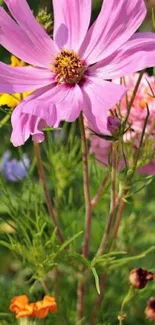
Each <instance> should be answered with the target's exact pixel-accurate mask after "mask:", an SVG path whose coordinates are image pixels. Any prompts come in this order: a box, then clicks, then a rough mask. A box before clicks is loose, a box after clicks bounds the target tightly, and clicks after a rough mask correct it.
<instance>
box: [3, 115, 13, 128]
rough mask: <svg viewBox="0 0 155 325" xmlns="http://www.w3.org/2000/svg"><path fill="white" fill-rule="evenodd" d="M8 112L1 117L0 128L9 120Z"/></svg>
mask: <svg viewBox="0 0 155 325" xmlns="http://www.w3.org/2000/svg"><path fill="white" fill-rule="evenodd" d="M10 116H11V114H10V112H9V113H8V114H7V115H6V116H5V117H3V119H2V120H1V121H0V128H2V126H4V125H5V124H6V123H7V122H8V121H9V120H10Z"/></svg>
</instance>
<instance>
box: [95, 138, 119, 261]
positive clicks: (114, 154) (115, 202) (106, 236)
mask: <svg viewBox="0 0 155 325" xmlns="http://www.w3.org/2000/svg"><path fill="white" fill-rule="evenodd" d="M111 160H112V169H111V202H110V212H109V217H108V222H107V226H106V230H105V233H104V235H103V238H102V240H101V244H100V246H99V249H98V251H97V254H96V256H98V255H101V254H102V253H103V251H104V249H105V247H106V244H107V241H108V239H109V235H110V230H111V227H112V222H113V217H114V213H115V209H116V207H117V205H118V204H119V201H120V198H121V195H122V191H121V193H119V195H118V196H117V198H116V169H117V145H116V143H115V142H113V144H112V157H111Z"/></svg>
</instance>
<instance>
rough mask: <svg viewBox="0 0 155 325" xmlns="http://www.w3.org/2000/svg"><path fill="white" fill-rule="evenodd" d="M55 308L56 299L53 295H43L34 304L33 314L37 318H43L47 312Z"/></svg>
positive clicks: (53, 310)
mask: <svg viewBox="0 0 155 325" xmlns="http://www.w3.org/2000/svg"><path fill="white" fill-rule="evenodd" d="M56 309H57V304H56V301H55V299H54V298H53V297H50V296H45V297H44V299H43V300H41V301H37V302H36V303H35V306H34V315H35V316H36V317H38V318H45V317H46V316H47V314H48V313H49V312H55V311H56Z"/></svg>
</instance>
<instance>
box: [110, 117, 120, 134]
mask: <svg viewBox="0 0 155 325" xmlns="http://www.w3.org/2000/svg"><path fill="white" fill-rule="evenodd" d="M120 126H121V122H120V120H119V119H118V117H116V116H108V118H107V129H108V131H109V132H110V133H111V134H112V135H113V136H115V135H117V134H118V133H119V130H120Z"/></svg>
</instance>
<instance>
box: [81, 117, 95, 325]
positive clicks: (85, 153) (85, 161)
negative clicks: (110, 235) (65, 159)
mask: <svg viewBox="0 0 155 325" xmlns="http://www.w3.org/2000/svg"><path fill="white" fill-rule="evenodd" d="M79 121H80V131H81V146H82V161H83V185H84V198H85V233H84V243H83V249H82V253H83V256H84V257H86V258H87V257H88V254H89V245H90V236H91V224H92V206H91V196H90V182H89V170H88V150H87V139H86V133H85V127H84V120H83V115H82V113H81V115H80V118H79ZM81 273H83V276H82V277H81V278H80V280H79V283H78V290H77V316H78V324H79V325H82V324H83V322H84V305H85V270H84V269H82V270H81Z"/></svg>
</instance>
